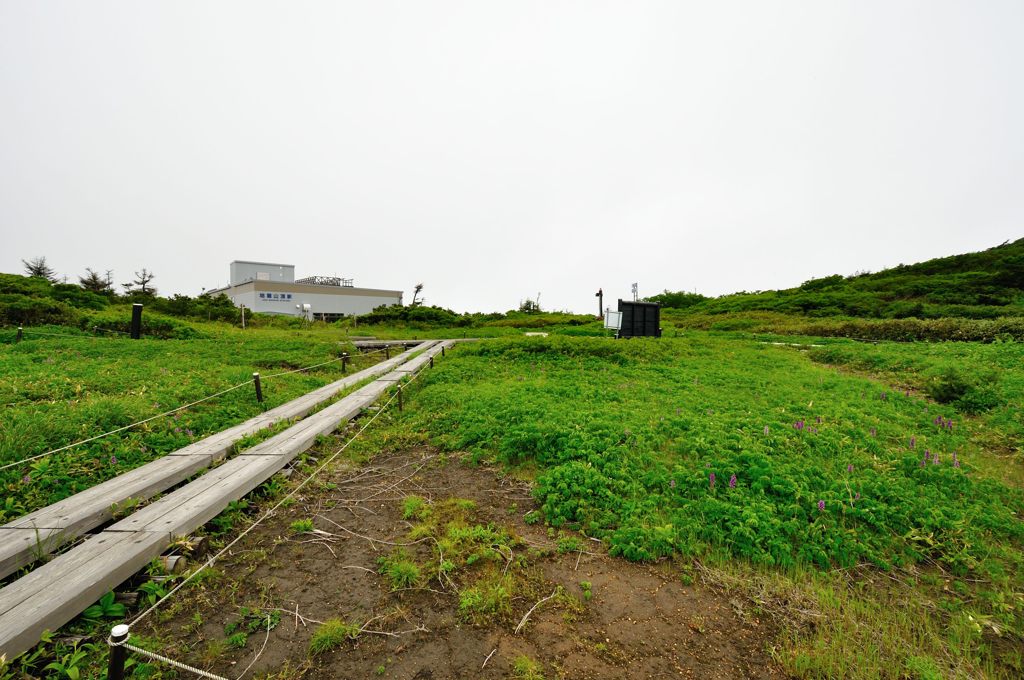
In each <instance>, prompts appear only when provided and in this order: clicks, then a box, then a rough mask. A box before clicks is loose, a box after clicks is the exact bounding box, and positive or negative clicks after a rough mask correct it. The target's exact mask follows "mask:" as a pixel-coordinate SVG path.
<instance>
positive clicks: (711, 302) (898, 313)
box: [648, 239, 1024, 319]
mask: <svg viewBox="0 0 1024 680" xmlns="http://www.w3.org/2000/svg"><path fill="white" fill-rule="evenodd" d="M648 299H649V300H651V301H654V302H660V303H661V304H662V305H663V306H665V307H671V308H676V309H685V310H687V312H688V313H690V314H697V315H699V314H708V315H721V314H731V313H736V312H778V313H782V314H787V315H794V314H796V315H806V316H809V317H839V316H842V317H855V318H871V319H906V318H916V319H940V318H969V319H994V318H997V317H1007V316H1012V317H1022V316H1024V239H1020V240H1018V241H1014V242H1013V243H1006V244H1003V245H1001V246H998V247H995V248H990V249H988V250H985V251H982V252H979V253H968V254H966V255H954V256H951V257H943V258H939V259H935V260H928V261H927V262H921V263H919V264H913V265H899V266H898V267H894V268H892V269H886V270H885V271H881V272H878V273H876V274H854V275H852V276H847V277H844V276H839V275H835V276H827V277H825V278H821V279H811V280H810V281H806V282H805V283H804V284H803V285H801V286H800V287H798V288H790V289H788V290H778V291H766V292H757V293H736V294H734V295H725V296H722V297H720V298H715V299H709V298H701V296H699V295H694V294H688V293H669V292H668V291H666V292H665V293H663V294H661V295H655V296H652V297H650V298H648Z"/></svg>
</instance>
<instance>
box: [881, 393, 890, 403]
mask: <svg viewBox="0 0 1024 680" xmlns="http://www.w3.org/2000/svg"><path fill="white" fill-rule="evenodd" d="M888 398H889V395H888V394H886V393H885V392H882V397H881V399H882V401H885V400H886V399H888Z"/></svg>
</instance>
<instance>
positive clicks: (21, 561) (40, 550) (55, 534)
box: [0, 527, 68, 574]
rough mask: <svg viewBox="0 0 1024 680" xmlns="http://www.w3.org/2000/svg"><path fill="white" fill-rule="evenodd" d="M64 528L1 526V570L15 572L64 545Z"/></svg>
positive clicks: (9, 572) (7, 572)
mask: <svg viewBox="0 0 1024 680" xmlns="http://www.w3.org/2000/svg"><path fill="white" fill-rule="evenodd" d="M67 540H68V539H66V538H65V537H64V535H63V530H62V529H45V528H38V529H36V528H32V529H10V528H7V527H3V528H0V572H3V573H5V574H13V573H14V572H16V571H17V570H18V569H21V568H22V567H24V566H25V565H26V564H31V563H32V562H34V561H35V560H37V559H39V558H40V557H42V556H43V555H47V554H49V553H51V552H53V551H54V550H56V549H57V548H58V547H60V546H61V545H63V544H64V543H65V542H66V541H67Z"/></svg>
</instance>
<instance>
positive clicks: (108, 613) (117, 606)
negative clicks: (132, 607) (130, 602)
mask: <svg viewBox="0 0 1024 680" xmlns="http://www.w3.org/2000/svg"><path fill="white" fill-rule="evenodd" d="M115 598H116V596H115V595H114V593H113V592H109V593H107V594H106V595H104V596H103V597H101V598H100V600H99V602H97V603H96V604H94V605H92V606H91V607H87V608H86V610H85V611H84V612H82V617H83V618H86V619H91V620H99V619H104V618H106V619H121V618H124V615H125V613H126V612H127V610H126V609H125V606H124V605H123V604H121V603H120V602H116V601H115Z"/></svg>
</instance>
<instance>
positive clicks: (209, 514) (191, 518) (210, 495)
mask: <svg viewBox="0 0 1024 680" xmlns="http://www.w3.org/2000/svg"><path fill="white" fill-rule="evenodd" d="M287 463H288V459H287V458H286V457H283V456H239V457H237V458H232V459H231V460H229V461H228V462H226V463H224V464H223V465H221V466H220V467H218V468H216V469H214V470H211V471H210V472H209V473H207V474H205V475H203V476H202V477H200V478H199V479H197V480H196V481H194V482H191V483H189V484H186V485H185V486H183V487H182V488H180V489H178V490H177V491H174V492H173V493H170V494H168V495H166V496H164V497H163V498H161V499H160V500H158V501H156V502H155V503H153V504H152V505H149V506H147V507H145V508H142V509H141V510H139V511H138V512H136V513H133V514H132V515H131V517H127V518H125V519H123V520H121V521H120V522H117V523H115V524H113V525H111V526H110V527H108V528H107V529H106V530H104V532H103V533H119V532H127V533H134V532H137V531H148V532H156V533H160V534H164V535H165V536H166V537H167V540H168V541H170V540H171V538H173V537H175V536H183V535H185V534H188V533H190V532H192V531H195V530H196V529H198V528H199V527H201V526H203V525H204V524H206V523H207V522H209V521H210V520H212V519H213V518H214V517H216V516H217V515H219V514H220V513H221V512H222V511H223V510H224V508H226V507H227V505H228V503H230V502H231V501H236V500H238V499H239V498H241V497H242V496H244V495H245V494H247V493H249V492H250V491H252V490H253V489H255V488H256V487H257V486H259V485H260V484H262V483H263V482H264V481H266V480H267V479H269V478H270V477H271V476H272V475H273V474H274V473H275V472H277V471H278V470H280V469H281V468H282V467H284V466H285V465H286V464H287Z"/></svg>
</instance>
